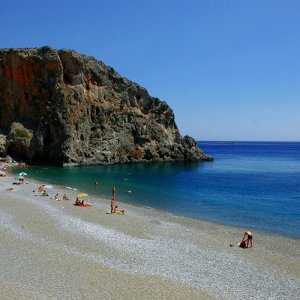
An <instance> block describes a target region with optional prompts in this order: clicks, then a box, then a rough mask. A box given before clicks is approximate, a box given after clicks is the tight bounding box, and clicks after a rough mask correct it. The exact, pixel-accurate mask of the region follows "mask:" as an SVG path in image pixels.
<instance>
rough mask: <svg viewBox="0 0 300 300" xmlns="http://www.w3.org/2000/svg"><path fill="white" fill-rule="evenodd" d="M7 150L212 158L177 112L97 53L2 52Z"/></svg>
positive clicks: (48, 155)
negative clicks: (181, 125)
mask: <svg viewBox="0 0 300 300" xmlns="http://www.w3.org/2000/svg"><path fill="white" fill-rule="evenodd" d="M0 133H1V135H0V154H2V155H6V154H9V155H11V156H12V157H14V158H17V159H22V160H24V161H26V162H29V163H31V164H48V165H50V164H52V165H60V166H62V165H86V164H103V163H126V162H140V161H181V160H188V161H200V160H211V159H212V158H211V157H208V156H206V155H205V154H204V153H203V152H202V151H201V150H200V149H199V148H198V147H197V144H196V142H195V141H194V140H193V139H192V138H191V137H188V136H186V137H181V135H180V134H179V131H178V129H177V126H176V124H175V121H174V114H173V111H172V109H171V108H170V107H169V106H168V105H167V103H166V102H164V101H161V100H159V99H158V98H153V97H151V96H150V95H149V94H148V92H147V90H146V89H145V88H143V87H141V86H139V85H138V84H136V83H134V82H132V81H130V80H128V79H126V78H124V77H122V76H120V75H119V74H118V73H116V72H115V70H114V69H113V68H111V67H108V66H106V65H105V64H104V63H103V62H101V61H97V60H96V59H95V58H93V57H88V56H85V55H81V54H78V53H76V52H75V51H71V50H66V49H62V50H55V49H52V48H50V47H42V48H29V49H27V48H26V49H0Z"/></svg>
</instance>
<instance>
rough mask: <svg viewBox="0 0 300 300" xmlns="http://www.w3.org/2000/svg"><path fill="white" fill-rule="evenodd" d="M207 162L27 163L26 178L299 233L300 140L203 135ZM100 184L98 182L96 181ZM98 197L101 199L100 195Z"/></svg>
mask: <svg viewBox="0 0 300 300" xmlns="http://www.w3.org/2000/svg"><path fill="white" fill-rule="evenodd" d="M198 145H199V147H200V148H201V149H202V150H203V151H204V152H205V153H206V154H208V155H212V156H213V157H214V161H209V162H174V163H134V164H118V165H97V166H84V167H65V168H58V167H49V166H30V167H29V169H28V170H27V173H28V176H29V178H30V177H31V178H34V179H38V180H41V181H43V182H45V183H50V184H59V185H62V186H65V187H68V188H72V189H76V190H77V191H78V192H83V193H87V194H89V195H93V196H96V197H98V196H99V201H103V200H101V199H100V198H103V197H104V198H107V199H108V201H107V204H108V208H109V203H110V202H109V199H110V198H111V195H112V194H111V193H112V192H111V191H112V187H113V186H115V187H116V201H121V202H122V205H123V206H124V207H125V209H126V204H127V203H130V204H133V205H137V206H143V207H148V208H153V209H158V210H162V211H165V212H169V213H173V214H176V215H180V216H187V217H192V218H196V219H201V220H207V221H212V222H216V223H221V224H227V225H233V226H238V227H241V228H243V229H249V230H254V231H255V230H256V231H262V232H267V233H273V234H279V235H284V236H289V237H293V238H300V142H211V141H208V142H199V143H198ZM96 183H98V184H96ZM96 201H97V200H96Z"/></svg>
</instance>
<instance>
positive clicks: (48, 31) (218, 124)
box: [0, 0, 300, 141]
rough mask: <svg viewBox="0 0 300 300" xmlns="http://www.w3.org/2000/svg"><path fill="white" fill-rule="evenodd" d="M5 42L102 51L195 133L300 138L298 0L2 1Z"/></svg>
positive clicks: (1, 44)
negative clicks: (162, 101)
mask: <svg viewBox="0 0 300 300" xmlns="http://www.w3.org/2000/svg"><path fill="white" fill-rule="evenodd" d="M0 8H1V18H0V48H16V47H18V48H19V47H40V46H45V45H48V46H51V47H53V48H56V49H61V48H68V49H73V50H76V51H77V52H79V53H83V54H86V55H90V56H94V57H95V58H96V59H98V60H101V61H103V62H104V63H105V64H107V65H109V66H111V67H113V68H114V69H115V70H116V71H117V72H118V73H119V74H121V75H123V76H125V77H127V78H128V79H130V80H132V81H134V82H136V83H138V84H139V85H141V86H143V87H145V88H146V89H147V90H148V92H149V93H150V95H151V96H153V97H158V98H160V99H162V100H164V101H166V102H167V103H168V104H169V105H170V107H171V108H172V109H173V111H174V114H175V121H176V123H177V126H178V128H179V130H180V132H181V134H182V135H185V134H188V135H191V136H192V137H194V138H195V139H196V140H202V141H204V140H207V141H209V140H218V141H221V140H224V141H232V140H235V141H238V140H240V141H300V116H299V115H300V1H298V0H281V1H279V0H249V1H248V0H182V1H179V0H123V1H121V0H84V1H83V0H81V1H78V0H73V1H71V0H61V1H59V0H42V1H38V0H0Z"/></svg>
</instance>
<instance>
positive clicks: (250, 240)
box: [243, 231, 253, 248]
mask: <svg viewBox="0 0 300 300" xmlns="http://www.w3.org/2000/svg"><path fill="white" fill-rule="evenodd" d="M246 237H247V239H246ZM243 241H245V242H246V243H247V248H248V247H249V242H250V248H252V246H253V244H252V232H251V231H245V232H244V236H243Z"/></svg>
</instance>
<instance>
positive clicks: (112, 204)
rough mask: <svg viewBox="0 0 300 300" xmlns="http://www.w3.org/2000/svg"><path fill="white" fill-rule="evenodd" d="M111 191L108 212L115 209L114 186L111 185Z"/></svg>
mask: <svg viewBox="0 0 300 300" xmlns="http://www.w3.org/2000/svg"><path fill="white" fill-rule="evenodd" d="M111 191H112V198H111V201H110V212H111V213H113V212H114V209H115V198H116V188H115V187H114V186H113V187H112V190H111Z"/></svg>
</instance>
